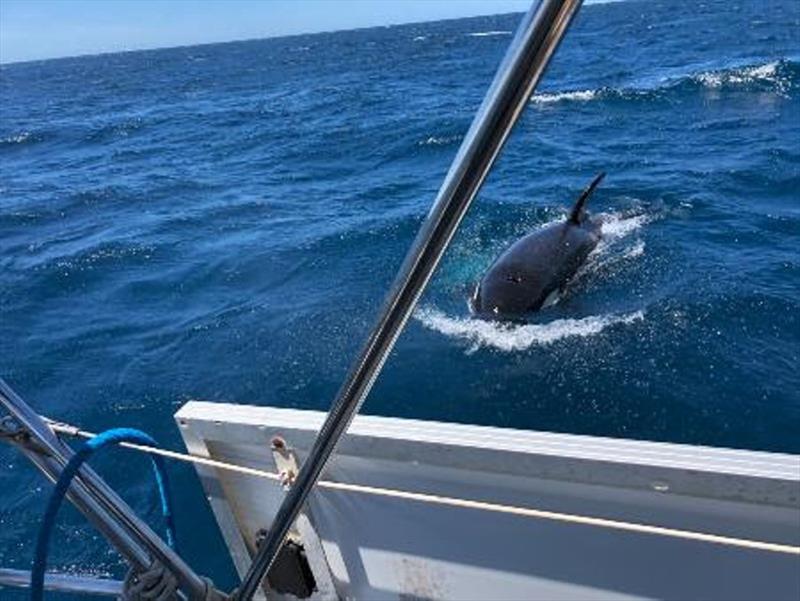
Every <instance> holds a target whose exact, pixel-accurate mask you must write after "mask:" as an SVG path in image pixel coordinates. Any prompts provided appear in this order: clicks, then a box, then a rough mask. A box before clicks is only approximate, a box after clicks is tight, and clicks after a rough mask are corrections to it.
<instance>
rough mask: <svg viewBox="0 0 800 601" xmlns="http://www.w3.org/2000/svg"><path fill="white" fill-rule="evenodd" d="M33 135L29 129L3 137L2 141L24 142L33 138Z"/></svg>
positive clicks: (7, 142) (11, 142)
mask: <svg viewBox="0 0 800 601" xmlns="http://www.w3.org/2000/svg"><path fill="white" fill-rule="evenodd" d="M32 135H33V134H32V133H31V132H29V131H23V132H21V133H18V134H16V135H13V136H9V137H7V138H3V140H2V142H4V143H6V144H24V143H25V142H27V141H28V140H30V139H31V136H32Z"/></svg>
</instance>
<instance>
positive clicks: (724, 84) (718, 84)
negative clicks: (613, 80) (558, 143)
mask: <svg viewBox="0 0 800 601" xmlns="http://www.w3.org/2000/svg"><path fill="white" fill-rule="evenodd" d="M798 82H800V64H798V63H796V62H794V61H792V60H789V59H780V60H773V61H770V62H767V63H758V64H750V65H743V66H738V67H728V68H724V69H717V70H710V71H699V72H692V73H687V74H683V75H678V76H670V77H663V78H661V79H658V80H656V82H655V83H652V84H647V85H638V86H637V85H632V86H628V87H620V88H612V87H600V88H595V89H583V90H564V91H559V92H541V93H539V94H534V95H533V96H532V97H531V102H532V103H534V104H538V105H548V104H556V103H560V102H590V101H593V100H609V99H622V100H632V99H640V98H645V99H646V98H650V97H652V96H653V95H657V94H664V93H667V92H671V91H681V90H685V89H687V88H688V89H697V88H700V89H705V90H709V89H713V90H719V89H729V88H730V89H745V90H746V89H751V88H752V89H754V90H756V91H769V92H773V93H775V94H777V95H779V96H787V95H788V94H789V92H790V91H791V90H792V89H793V88H794V87H796V85H797V84H798Z"/></svg>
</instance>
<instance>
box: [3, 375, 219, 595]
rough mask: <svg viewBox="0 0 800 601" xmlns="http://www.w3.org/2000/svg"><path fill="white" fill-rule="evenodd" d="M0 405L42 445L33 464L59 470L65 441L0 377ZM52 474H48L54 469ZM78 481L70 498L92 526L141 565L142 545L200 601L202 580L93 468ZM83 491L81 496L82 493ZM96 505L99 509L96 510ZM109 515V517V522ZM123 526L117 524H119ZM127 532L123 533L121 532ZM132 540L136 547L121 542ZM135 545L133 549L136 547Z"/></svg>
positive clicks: (203, 590) (69, 452)
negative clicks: (42, 456)
mask: <svg viewBox="0 0 800 601" xmlns="http://www.w3.org/2000/svg"><path fill="white" fill-rule="evenodd" d="M0 405H3V406H4V407H5V408H6V410H7V411H8V412H9V414H10V415H11V417H13V418H14V420H15V421H16V422H17V423H18V424H19V425H20V426H21V427H22V428H23V429H24V430H25V432H27V433H28V434H29V435H30V436H31V439H32V441H33V442H34V443H35V444H36V445H38V446H39V447H41V449H42V451H43V452H44V453H45V454H46V456H47V460H45V461H42V462H38V461H36V462H35V463H36V464H37V466H38V467H40V469H42V470H43V471H45V473H47V474H48V476H49V477H50V478H53V477H56V478H57V477H58V474H59V473H60V472H61V470H62V469H63V468H64V466H65V465H66V464H67V461H69V458H70V457H71V456H72V449H70V448H69V447H68V446H67V445H66V444H64V443H63V442H62V441H61V440H60V439H59V438H58V437H57V436H56V435H55V434H54V433H53V431H52V430H51V429H50V428H49V426H48V425H47V424H46V423H45V422H44V420H43V419H42V418H41V416H40V415H39V414H38V413H36V412H35V411H34V410H33V409H31V407H30V406H29V405H28V404H27V403H25V401H23V400H22V399H21V398H20V397H19V395H17V393H16V392H14V391H13V390H12V389H11V387H10V386H9V385H8V384H6V382H5V381H4V380H3V379H2V378H0ZM54 471H55V472H56V473H53V472H54ZM78 480H79V483H77V484H75V483H74V484H73V486H71V487H70V492H71V494H72V495H73V497H76V498H80V499H81V502H79V503H77V504H76V506H77V507H78V508H79V509H81V510H82V511H84V512H86V511H87V510H88V512H89V513H87V516H90V518H91V520H92V521H93V522H94V523H96V524H102V527H101V532H103V533H104V534H108V533H112V534H113V537H110V540H111V541H112V542H113V543H115V544H118V543H122V544H123V545H125V546H123V550H124V554H125V555H126V556H128V558H133V559H135V563H136V564H139V565H141V563H142V560H141V550H142V549H144V550H146V551H147V553H149V554H150V556H151V557H152V558H153V559H157V560H158V561H159V562H160V563H161V564H162V565H163V566H164V567H165V568H166V569H167V570H169V571H170V572H171V573H172V574H173V575H174V576H175V578H176V579H177V580H178V586H179V588H180V590H181V591H183V592H184V593H185V594H186V596H187V597H189V599H198V600H203V599H205V598H206V595H207V590H206V589H207V587H208V585H207V583H206V581H205V580H203V579H202V578H200V576H198V575H197V574H195V573H194V571H192V569H191V568H190V567H189V566H188V565H187V564H186V562H184V561H183V559H181V557H180V556H179V555H178V554H177V553H175V551H173V550H172V549H171V548H170V547H169V546H167V544H166V543H165V542H164V541H163V540H161V538H160V537H159V536H158V535H157V534H156V533H155V532H153V530H152V529H151V528H150V527H149V526H148V525H147V524H146V523H145V522H143V521H142V520H141V519H139V517H138V516H137V515H136V514H135V513H134V511H133V510H132V509H131V508H130V507H129V506H128V504H127V503H125V501H123V500H122V499H121V498H120V497H119V496H118V495H117V494H116V493H115V492H114V491H113V490H111V488H109V487H108V485H107V484H106V483H105V482H104V481H103V480H102V478H100V476H98V475H97V474H96V473H95V472H94V471H93V470H92V469H90V468H88V467H86V466H84V467H82V468H81V470H80V478H79V479H78ZM84 493H85V494H84ZM97 507H99V508H100V509H101V510H102V511H99V512H98V511H96V510H95V509H94V508H97ZM109 518H111V519H110V520H109ZM120 527H122V528H120ZM123 534H124V535H126V536H123ZM126 539H127V540H128V541H130V540H133V541H135V542H136V545H135V546H129V545H128V543H126V542H125V541H126ZM137 547H138V549H137Z"/></svg>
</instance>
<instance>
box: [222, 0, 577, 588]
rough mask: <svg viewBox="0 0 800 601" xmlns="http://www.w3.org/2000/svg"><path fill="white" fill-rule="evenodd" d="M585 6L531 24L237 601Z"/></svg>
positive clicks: (527, 20) (548, 10) (279, 536)
mask: <svg viewBox="0 0 800 601" xmlns="http://www.w3.org/2000/svg"><path fill="white" fill-rule="evenodd" d="M580 4H581V0H540V1H539V2H538V3H536V4H534V6H532V7H531V9H530V10H529V11H528V13H527V14H526V15H525V17H524V18H523V20H522V23H521V24H520V26H519V29H518V30H517V34H516V36H515V37H514V39H513V41H512V42H511V46H510V47H509V49H508V52H507V54H506V57H505V59H504V60H503V63H502V64H501V66H500V68H499V70H498V72H497V75H496V76H495V79H494V82H493V83H492V86H491V87H490V89H489V92H488V93H487V95H486V98H485V99H484V101H483V104H482V105H481V108H480V110H479V112H478V114H477V116H476V117H475V120H474V121H473V123H472V126H471V127H470V129H469V132H468V133H467V135H466V137H465V138H464V141H463V143H462V144H461V148H460V149H459V151H458V154H457V155H456V158H455V160H454V161H453V164H452V166H451V167H450V170H449V172H448V173H447V177H446V178H445V180H444V183H443V184H442V187H441V189H440V190H439V193H438V195H437V197H436V201H435V202H434V204H433V207H432V208H431V210H430V212H429V214H428V217H427V219H426V220H425V222H424V223H423V225H422V228H421V229H420V232H419V234H418V235H417V238H416V240H415V241H414V244H413V246H412V247H411V250H410V251H409V253H408V255H407V256H406V259H405V262H404V263H403V265H402V267H401V268H400V271H399V273H398V275H397V278H396V279H395V283H394V285H393V286H392V289H391V291H390V293H389V295H388V297H387V299H386V302H385V305H384V308H383V311H382V313H381V316H380V318H379V319H378V323H377V324H376V326H375V328H374V330H373V331H372V333H371V334H370V336H369V338H368V339H367V342H366V344H365V346H364V348H363V350H362V351H361V354H360V355H359V356H358V358H357V360H356V362H355V364H354V365H353V367H352V368H351V371H350V373H349V375H348V376H347V379H346V380H345V382H344V384H343V386H342V388H341V389H340V390H339V393H338V395H337V397H336V400H335V401H334V403H333V406H332V407H331V410H330V413H329V414H328V417H327V419H326V421H325V423H324V425H323V426H322V429H321V430H320V433H319V435H318V437H317V440H316V442H315V444H314V447H313V448H312V449H311V451H310V453H309V455H308V458H307V459H306V461H305V462H304V463H303V466H302V467H301V469H300V473H299V474H298V475H297V479H296V480H295V482H294V485H293V486H292V488H291V489H290V490H289V491H288V493H287V495H286V498H285V499H284V501H283V503H282V504H281V506H280V508H279V509H278V513H277V514H276V516H275V520H274V521H273V524H272V527H271V529H270V531H269V533H268V536H267V539H266V540H265V542H264V543H263V544H262V546H261V547H260V548H259V550H258V552H257V553H256V556H255V558H254V559H253V563H252V565H251V567H250V570H249V572H248V573H247V574H246V576H245V578H244V580H243V582H242V585H241V587H240V588H239V590H238V591H237V592H236V596H235V598H236V599H237V601H250V599H252V597H253V594H254V593H255V591H256V589H257V587H258V586H259V584H260V582H261V580H262V579H263V578H264V576H265V575H266V573H267V571H268V570H269V568H270V566H271V565H272V562H273V561H274V560H275V557H276V556H277V554H278V551H280V549H281V547H282V545H283V541H284V539H285V537H286V534H287V532H288V530H289V528H290V527H291V525H292V524H293V523H294V521H295V519H296V518H297V515H298V513H299V512H300V510H301V508H302V506H303V504H304V503H305V501H306V499H307V498H308V495H309V493H310V492H311V489H312V488H313V487H314V485H315V484H316V482H317V480H318V479H319V477H320V474H321V473H322V470H323V469H324V468H325V464H326V463H327V461H328V459H329V458H330V456H331V454H332V453H333V452H334V449H335V447H336V444H337V443H338V441H339V439H340V438H341V437H342V435H343V434H344V433H345V431H346V430H347V428H348V426H349V425H350V422H351V421H352V419H353V417H354V416H355V414H356V413H358V410H359V409H360V408H361V405H362V403H363V402H364V399H365V398H366V396H367V394H369V391H370V389H371V388H372V384H373V383H374V381H375V378H376V377H377V376H378V374H379V373H380V370H381V368H382V367H383V364H384V362H385V361H386V357H387V356H388V355H389V352H390V351H391V350H392V347H393V346H394V343H395V341H396V340H397V337H398V336H399V335H400V332H401V331H402V329H403V326H404V325H405V323H406V321H407V320H408V318H409V316H410V315H411V313H412V311H413V310H414V307H415V306H416V304H417V300H418V299H419V297H420V295H421V294H422V291H423V290H424V289H425V286H426V285H427V283H428V281H429V280H430V278H431V276H432V274H433V272H434V270H435V269H436V266H437V265H438V263H439V260H440V259H441V257H442V255H443V254H444V251H445V250H446V249H447V246H448V245H449V243H450V240H451V239H452V237H453V235H454V234H455V232H456V229H457V228H458V226H459V224H460V223H461V220H462V219H463V217H464V215H465V214H466V212H467V209H468V208H469V206H470V204H471V203H472V200H473V198H474V197H475V195H476V193H477V192H478V189H479V188H480V187H481V185H482V184H483V181H484V179H485V178H486V175H487V174H488V173H489V170H490V169H491V167H492V164H493V163H494V161H495V159H496V158H497V155H498V153H499V152H500V149H501V148H502V146H503V144H504V143H505V141H506V139H507V138H508V135H509V133H510V132H511V129H512V127H513V126H514V124H515V123H516V122H517V119H518V118H519V116H520V114H521V113H522V110H523V108H524V107H525V104H526V103H527V102H528V100H529V98H530V95H531V94H532V93H533V90H534V88H535V87H536V84H537V83H538V82H539V79H540V78H541V76H542V73H543V72H544V70H545V68H546V67H547V64H548V62H549V61H550V58H551V56H552V55H553V52H554V51H555V49H556V47H557V46H558V43H559V42H560V41H561V38H562V37H563V36H564V33H565V32H566V30H567V27H568V26H569V24H570V22H571V21H572V18H573V17H574V15H575V13H576V12H577V10H578V8H579V7H580Z"/></svg>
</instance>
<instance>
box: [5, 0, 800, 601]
mask: <svg viewBox="0 0 800 601" xmlns="http://www.w3.org/2000/svg"><path fill="white" fill-rule="evenodd" d="M518 20H519V15H504V16H497V17H489V18H474V19H464V20H457V21H448V22H438V23H427V24H419V25H406V26H397V27H387V28H376V29H367V30H359V31H349V32H339V33H329V34H318V35H307V36H296V37H290V38H282V39H271V40H258V41H249V42H240V43H231V44H217V45H209V46H197V47H186V48H176V49H168V50H156V51H147V52H133V53H124V54H109V55H102V56H91V57H82V58H74V59H62V60H53V61H45V62H34V63H23V64H11V65H3V66H2V67H0V111H1V112H0V375H2V377H4V378H6V379H7V380H8V381H9V382H10V383H11V384H12V386H14V387H15V388H16V389H17V390H18V392H19V393H20V394H22V395H23V397H24V398H26V399H27V400H28V401H29V402H30V403H31V404H33V406H34V407H35V408H37V409H38V410H40V411H41V412H42V413H44V414H47V415H49V416H51V417H53V418H57V419H61V420H65V421H69V422H72V423H75V424H79V425H81V426H83V427H84V428H86V429H89V430H94V431H98V430H101V429H104V428H108V427H112V426H123V425H126V426H136V427H140V428H143V429H145V430H147V431H149V432H150V433H151V434H152V435H153V436H155V437H156V438H157V439H158V440H159V441H161V442H162V444H163V445H165V446H168V447H171V448H181V446H182V445H181V442H180V436H179V434H178V432H177V429H176V427H175V425H174V423H173V420H172V414H173V413H174V412H175V411H176V409H177V408H178V407H180V406H181V404H182V403H184V402H185V401H187V400H188V399H204V400H210V401H227V402H234V403H247V404H257V405H275V406H282V407H299V408H308V409H320V410H324V409H326V408H327V407H328V406H329V404H330V402H331V400H332V398H333V396H334V394H335V393H336V390H337V388H338V386H339V384H340V382H341V381H342V378H343V377H344V375H345V373H346V370H347V368H348V365H349V363H350V361H351V360H352V359H353V357H354V354H355V353H356V351H357V350H358V348H359V345H360V343H361V341H362V340H363V338H364V337H365V336H366V334H367V332H368V330H369V327H370V326H371V325H372V323H373V321H374V319H375V317H376V314H377V311H378V309H379V307H380V305H381V301H382V299H383V296H384V294H385V293H386V291H387V289H388V287H389V285H390V283H391V281H392V279H393V275H394V273H395V271H396V270H397V268H398V267H399V265H400V263H401V261H402V259H403V256H404V254H405V252H406V250H407V248H408V246H409V244H410V243H411V241H412V239H413V237H414V235H415V233H416V231H417V229H418V227H419V225H420V223H421V221H422V219H423V218H424V216H425V214H426V212H427V210H428V207H429V206H430V203H431V201H432V200H433V197H434V195H435V193H436V191H437V189H438V186H439V185H440V183H441V181H442V178H443V177H444V174H445V172H446V170H447V168H448V166H449V164H450V161H451V160H452V158H453V157H454V155H455V153H456V150H457V149H458V145H459V143H460V140H461V137H462V135H463V134H464V132H465V131H466V129H467V127H468V125H469V123H470V121H471V119H472V116H473V114H474V113H475V110H476V109H477V106H478V104H479V103H480V100H481V99H482V96H483V94H484V92H485V90H486V88H487V86H488V84H489V82H490V80H491V78H492V75H493V73H494V71H495V68H496V66H497V64H498V62H499V61H500V59H501V57H502V56H503V53H504V50H505V48H506V46H507V44H508V43H509V41H510V36H511V32H512V31H513V30H514V28H515V26H516V23H517V22H518ZM799 31H800V4H798V3H797V2H795V1H794V0H780V1H774V2H772V1H770V2H760V1H753V2H745V1H737V2H733V1H730V0H709V1H706V2H704V3H701V4H698V3H695V2H658V1H652V2H622V3H615V4H604V5H591V6H587V7H585V8H584V10H583V11H582V13H581V14H580V16H579V17H578V20H577V22H576V24H575V27H574V28H573V29H572V31H570V33H569V35H568V37H567V38H566V40H565V42H564V43H563V45H562V47H561V48H560V50H559V52H558V54H557V56H556V58H555V59H554V61H553V64H552V66H551V68H550V70H549V71H548V72H547V74H546V76H545V78H544V80H543V82H542V84H541V86H540V90H539V91H538V92H537V93H536V95H535V96H534V98H533V99H532V101H531V102H530V105H529V106H528V108H527V111H526V113H525V115H524V116H523V118H522V120H521V122H520V124H519V125H518V127H517V129H516V130H515V132H514V134H513V135H512V137H511V138H510V140H509V142H508V144H507V147H506V149H505V151H504V152H503V154H502V156H501V158H500V159H499V161H498V164H497V166H496V168H495V170H494V171H493V172H492V174H491V175H490V177H489V178H488V180H487V182H486V185H485V186H484V188H483V189H482V190H481V192H480V194H479V196H478V198H477V199H476V202H475V204H474V206H473V208H472V210H471V212H470V214H469V215H468V217H467V219H466V221H465V223H464V225H463V227H462V229H461V230H460V232H459V234H458V235H457V237H456V239H455V241H454V243H453V245H452V248H451V249H450V251H449V252H448V255H447V256H446V258H445V260H444V261H443V264H442V265H441V267H440V269H439V270H438V272H437V274H436V276H435V278H434V280H433V282H432V284H431V286H430V288H429V290H428V291H427V292H426V294H425V295H424V297H423V299H422V301H421V304H420V308H419V309H418V311H417V312H416V314H415V316H414V319H412V320H411V321H410V323H409V326H408V328H407V330H406V331H405V332H404V334H403V335H402V337H401V339H400V340H399V343H398V345H397V347H396V349H395V351H394V352H393V354H392V356H391V358H390V359H389V361H388V363H387V365H386V368H385V370H384V372H383V374H382V375H381V377H380V379H379V380H378V382H377V385H376V386H375V389H374V390H373V393H372V394H371V396H370V398H369V400H368V401H367V403H366V405H365V407H364V412H366V413H370V414H380V415H390V416H400V417H415V418H422V419H432V420H445V421H456V422H464V423H475V424H488V425H495V426H503V427H514V428H526V429H537V430H546V431H556V432H573V433H581V434H594V435H602V436H611V437H623V438H636V439H647V440H659V441H673V442H680V443H693V444H701V445H714V446H725V447H734V448H748V449H761V450H769V451H780V452H791V453H800V437H799V436H798V432H800V392H798V391H800V376H798V354H799V353H800V351H798V348H799V347H800V322H799V321H798V320H799V319H800V318H798V310H799V309H800V255H798V242H799V241H800V237H799V236H800V203H799V202H798V201H799V200H800V199H799V196H800V34H798V32H799ZM600 170H605V171H607V172H608V176H607V178H606V181H605V183H604V184H603V185H602V186H601V188H600V189H599V190H598V191H597V193H596V195H595V196H594V197H593V198H592V200H591V202H590V207H589V208H590V210H591V211H593V212H594V214H595V215H597V214H600V215H602V217H603V220H604V226H603V231H604V234H605V236H604V241H603V243H602V245H601V246H600V248H599V249H598V250H597V251H596V252H595V253H594V254H593V255H592V257H591V258H590V261H589V262H588V264H587V265H586V267H585V268H584V269H583V270H582V272H581V273H580V275H579V277H578V278H577V280H576V281H575V282H574V284H573V285H572V286H571V287H570V290H569V293H568V294H567V296H566V297H565V298H564V299H563V300H562V301H561V302H559V303H558V304H557V305H555V306H554V307H552V308H550V309H548V310H546V311H543V312H542V313H540V314H538V315H537V316H535V317H534V318H532V319H531V320H530V322H529V323H525V324H515V325H502V324H490V323H486V322H482V321H478V320H474V319H471V318H470V316H469V311H468V308H467V298H468V296H469V294H470V292H471V290H472V286H474V283H475V282H476V281H477V279H478V278H479V277H480V275H481V274H482V272H483V270H484V269H485V268H486V267H487V266H488V265H489V264H490V263H491V261H492V260H493V259H494V257H495V256H496V255H497V254H498V253H499V252H500V251H501V250H502V249H503V248H504V247H505V246H507V245H508V244H509V243H511V242H512V241H514V240H515V239H516V238H517V237H519V236H521V235H523V234H524V233H527V232H529V231H532V230H534V229H536V228H538V227H542V226H543V225H545V224H547V223H550V222H552V221H554V220H558V219H562V218H563V217H564V215H565V213H566V211H567V210H568V208H569V206H570V205H571V203H572V201H573V200H574V198H575V197H576V195H577V194H578V192H579V191H580V189H581V188H582V187H583V186H584V185H585V184H586V183H587V182H588V181H589V179H590V178H591V177H592V176H593V175H594V174H595V173H596V172H598V171H600ZM0 462H1V463H2V470H0V566H9V567H17V568H24V567H27V566H28V565H29V562H30V559H31V551H32V546H33V545H32V538H33V536H34V534H35V532H36V528H37V525H38V520H39V517H40V515H41V512H42V510H43V507H44V503H45V500H46V496H47V494H48V492H49V490H50V487H49V485H47V484H46V483H45V482H44V481H43V479H42V478H41V477H40V476H39V475H38V473H36V472H35V471H34V470H33V468H31V467H30V466H29V465H28V464H27V463H26V462H25V461H24V460H23V459H21V458H19V457H18V456H17V455H16V454H15V453H14V452H12V451H11V450H9V449H5V448H0ZM96 465H97V468H98V470H99V471H100V472H101V473H103V474H104V475H106V476H107V477H108V479H109V481H110V482H111V483H112V484H113V485H114V486H115V487H116V488H117V489H118V490H120V491H121V493H122V494H123V496H124V497H125V498H126V499H128V500H129V501H130V503H131V504H132V505H133V506H134V507H135V508H136V509H137V510H138V511H139V512H141V514H142V515H144V516H146V517H147V518H148V519H149V520H151V521H152V522H153V523H154V524H156V525H158V518H157V501H156V497H155V495H154V491H153V486H152V482H151V478H150V474H149V471H148V466H147V463H146V462H145V461H144V460H143V459H141V458H137V457H135V456H131V455H129V454H127V453H126V452H124V451H118V452H112V453H110V454H109V455H108V456H103V457H98V460H97V462H96ZM171 469H172V472H173V478H174V484H175V486H174V493H175V496H176V499H177V504H178V506H179V510H178V516H177V526H178V538H179V542H180V544H181V546H182V548H183V551H184V553H185V555H186V557H187V559H188V560H189V562H190V563H191V564H192V565H193V566H195V568H196V569H197V570H198V571H200V572H202V573H205V574H208V575H210V576H212V577H213V578H214V579H215V580H216V581H217V582H218V583H219V584H220V585H222V586H232V585H233V584H234V583H235V580H236V579H235V576H234V573H233V569H232V566H231V564H230V561H229V560H228V559H227V558H226V557H225V551H224V548H223V546H222V542H221V539H220V537H219V535H218V533H217V531H216V528H215V526H214V522H213V519H212V517H211V515H210V513H209V510H208V509H207V507H206V505H205V502H204V498H203V495H202V491H201V489H200V486H199V483H198V481H197V479H196V478H195V476H194V473H193V471H192V469H191V468H188V467H185V466H182V465H174V466H171ZM55 537H56V540H57V541H58V543H57V544H56V545H55V548H54V551H53V556H52V560H51V566H53V567H54V568H56V569H60V570H67V571H81V572H87V571H89V572H93V573H98V574H104V575H114V576H120V575H121V574H122V573H123V572H124V566H123V564H122V563H121V562H120V560H119V559H118V557H117V556H116V554H115V553H114V552H113V551H110V550H108V548H107V546H106V545H105V543H104V542H103V540H102V539H101V538H100V537H99V536H98V535H96V534H95V533H94V532H93V531H92V530H91V528H89V527H87V526H86V525H85V523H84V521H83V519H82V518H81V517H80V516H79V515H78V514H77V513H76V512H75V511H73V510H65V511H63V512H62V515H61V518H60V522H59V528H58V530H57V532H56V533H55ZM0 594H2V595H4V596H9V598H23V597H24V596H23V595H20V596H19V597H17V596H16V595H17V594H16V593H14V594H13V595H14V596H12V594H11V593H9V592H7V591H3V592H2V593H0ZM4 598H5V597H4Z"/></svg>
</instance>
